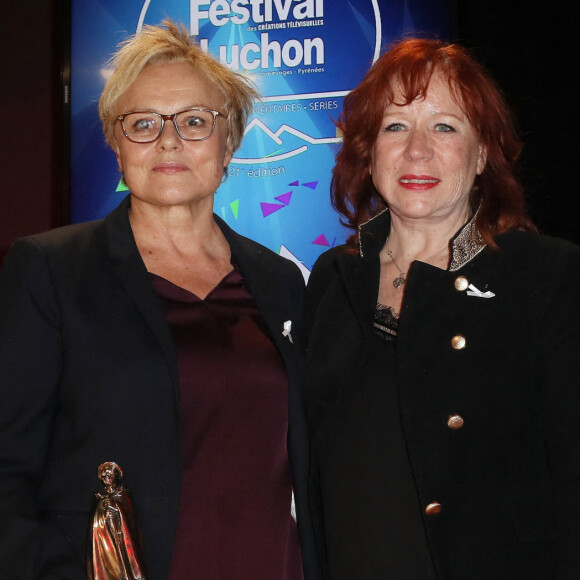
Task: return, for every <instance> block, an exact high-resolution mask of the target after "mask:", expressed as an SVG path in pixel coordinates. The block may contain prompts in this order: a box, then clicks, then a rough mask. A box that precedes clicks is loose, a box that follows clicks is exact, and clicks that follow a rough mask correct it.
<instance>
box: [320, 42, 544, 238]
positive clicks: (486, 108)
mask: <svg viewBox="0 0 580 580" xmlns="http://www.w3.org/2000/svg"><path fill="white" fill-rule="evenodd" d="M434 71H438V72H442V73H443V75H444V76H445V77H446V78H447V80H448V82H449V86H450V89H451V92H452V95H453V96H454V98H455V99H456V101H457V103H458V104H459V105H460V106H461V108H462V110H463V111H464V113H465V114H466V116H467V118H468V119H469V122H470V123H471V125H472V126H473V127H474V128H475V130H476V131H477V133H478V135H479V139H480V141H481V143H482V145H484V146H485V147H486V149H487V163H486V166H485V169H484V171H483V173H482V174H481V175H478V176H477V177H476V179H475V184H474V185H475V187H474V188H473V190H472V192H471V199H470V203H471V207H472V209H473V210H474V211H475V210H476V209H477V208H479V212H478V213H477V218H476V225H477V227H478V229H479V231H480V232H481V235H482V236H483V239H484V240H485V242H486V243H487V244H488V245H489V246H490V247H491V248H493V249H496V248H497V244H496V243H495V242H494V239H493V238H494V236H495V235H497V234H501V233H503V232H506V231H507V230H510V229H520V230H527V231H536V227H535V226H534V224H533V222H532V221H531V219H530V217H529V216H528V214H527V212H526V208H525V201H524V193H523V189H522V186H521V184H520V183H519V181H518V179H517V177H516V172H515V163H516V160H517V158H518V155H519V153H520V151H521V148H522V144H521V142H520V141H519V140H518V139H517V137H516V134H515V128H514V122H513V119H512V117H511V114H510V111H509V109H508V107H507V105H506V102H505V100H504V98H503V96H502V94H501V92H500V91H499V89H498V88H497V87H496V85H495V83H494V82H493V80H492V79H491V78H490V77H489V75H488V74H487V73H486V71H485V70H484V69H483V67H482V66H481V65H480V64H479V63H478V62H476V61H475V60H474V59H473V57H472V56H471V55H470V54H469V52H468V51H467V50H466V49H465V48H463V47H462V46H459V45H457V44H446V43H444V42H442V41H440V40H432V39H423V38H410V39H406V40H403V41H401V42H399V43H397V44H395V45H393V46H392V48H391V49H390V50H389V51H388V52H386V53H385V54H383V55H382V56H381V57H380V58H379V60H377V62H376V63H375V64H374V65H373V66H372V68H371V69H370V70H369V72H368V73H367V74H366V76H365V78H364V79H363V80H362V82H361V83H360V85H359V86H358V87H357V88H356V89H354V90H353V91H352V92H350V93H349V94H348V95H347V96H346V97H345V99H344V107H343V112H342V113H341V115H340V117H339V119H338V122H337V126H338V128H339V129H340V131H341V132H342V135H343V145H342V148H341V149H340V151H339V153H338V154H337V156H336V165H335V167H334V170H333V177H332V183H331V199H332V204H333V206H334V208H335V209H336V210H337V211H338V212H339V213H341V214H342V215H343V216H344V218H345V219H344V220H342V221H343V223H344V225H346V226H348V227H350V228H352V229H354V230H355V233H354V234H352V235H351V236H350V238H349V239H348V244H349V245H350V246H351V248H356V247H358V243H359V240H358V226H359V225H360V224H361V223H364V222H365V221H367V220H369V219H370V218H372V217H373V216H375V215H376V214H377V213H379V212H380V211H381V210H383V209H384V208H385V207H386V204H385V202H384V201H383V199H382V198H381V196H380V195H379V194H378V192H377V191H376V189H375V187H374V185H373V183H372V179H371V176H370V174H369V171H368V168H369V166H370V162H371V151H372V149H373V146H374V144H375V141H376V138H377V135H378V132H379V129H380V126H381V121H382V118H383V112H384V109H385V107H386V106H387V105H389V104H390V103H392V102H393V100H394V98H395V95H394V89H395V88H396V87H397V88H400V89H401V90H402V92H403V99H404V102H403V103H401V104H403V105H406V104H409V103H411V102H412V101H414V100H415V99H421V98H424V97H425V95H426V93H427V90H428V88H429V82H430V80H431V76H432V75H433V72H434ZM398 104H399V103H398Z"/></svg>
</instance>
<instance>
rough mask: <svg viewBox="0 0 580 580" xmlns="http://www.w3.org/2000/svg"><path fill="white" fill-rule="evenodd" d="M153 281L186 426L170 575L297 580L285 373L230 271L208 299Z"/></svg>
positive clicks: (177, 578) (173, 579) (174, 579)
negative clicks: (173, 350) (172, 353)
mask: <svg viewBox="0 0 580 580" xmlns="http://www.w3.org/2000/svg"><path fill="white" fill-rule="evenodd" d="M151 278H152V280H153V284H154V286H155V289H156V291H157V294H158V295H159V297H160V298H161V300H162V302H163V305H164V307H165V312H166V318H167V321H168V323H169V326H170V328H171V331H172V333H173V338H174V341H175V347H176V351H177V359H178V365H179V379H180V396H181V413H182V426H183V428H182V437H183V472H182V478H181V497H180V509H179V518H178V524H177V533H176V538H175V544H174V551H173V559H172V564H171V572H170V574H169V578H170V580H196V579H199V580H226V579H227V580H302V578H303V575H302V566H301V558H300V549H299V544H298V534H297V529H296V522H295V521H294V519H293V517H292V516H291V494H292V480H291V474H290V468H289V463H288V453H287V448H286V438H287V431H288V379H287V375H286V370H285V368H284V364H283V361H282V359H281V357H280V355H279V354H278V351H277V350H276V348H275V346H274V344H273V343H272V341H271V340H270V338H269V337H268V335H267V331H266V327H265V325H264V322H263V320H262V318H261V316H260V313H259V312H258V309H257V307H256V304H255V303H254V300H253V298H252V296H251V294H250V292H249V291H248V290H247V288H246V286H245V284H244V280H243V278H242V276H241V273H240V272H239V271H238V270H234V271H232V272H231V273H230V274H228V275H227V276H226V277H225V278H224V279H223V280H222V281H221V282H220V283H219V284H218V286H217V287H216V288H215V289H214V290H213V291H212V292H211V293H210V294H209V295H208V296H207V297H206V298H205V300H201V299H199V298H198V297H197V296H195V295H194V294H192V293H191V292H188V291H187V290H184V289H183V288H180V287H178V286H175V285H174V284H172V283H171V282H169V281H167V280H165V279H163V278H160V277H158V276H155V275H151ZM280 331H282V329H280Z"/></svg>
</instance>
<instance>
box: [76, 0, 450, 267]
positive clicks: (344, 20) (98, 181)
mask: <svg viewBox="0 0 580 580" xmlns="http://www.w3.org/2000/svg"><path fill="white" fill-rule="evenodd" d="M450 10H451V8H450V0H123V2H119V1H118V0H100V1H99V2H87V1H86V0H73V2H72V47H71V48H72V57H71V77H72V78H71V151H72V154H71V219H72V221H73V222H81V221H88V220H92V219H98V218H101V217H103V216H105V215H106V214H107V213H108V212H109V211H111V210H112V209H113V208H115V207H116V206H117V205H118V204H119V202H120V201H121V199H122V198H123V197H124V196H125V195H126V193H127V192H126V191H125V188H124V186H123V184H122V182H121V181H120V174H119V171H118V168H117V163H116V161H115V157H114V155H113V153H112V152H111V151H110V149H109V147H108V146H107V145H106V143H105V140H104V137H103V132H102V128H101V125H100V121H99V118H98V112H97V103H98V99H99V96H100V94H101V92H102V90H103V86H104V83H105V81H106V79H107V77H108V75H110V74H111V71H110V70H109V69H108V68H107V61H108V59H109V57H110V56H111V54H112V53H113V52H114V50H115V49H116V47H117V45H118V44H119V43H120V42H121V41H123V40H124V39H125V38H127V37H128V36H129V35H131V34H134V33H135V32H137V31H139V30H140V29H141V28H142V27H143V26H144V25H147V24H158V23H159V22H161V21H162V20H163V19H164V18H165V17H170V18H172V19H173V20H175V21H177V22H181V23H183V24H184V25H185V26H186V27H188V29H189V31H190V34H191V35H192V36H195V37H196V38H197V40H198V42H199V43H200V45H201V47H202V48H203V49H204V50H206V51H209V52H211V53H212V54H213V55H214V56H216V57H217V58H219V59H220V60H221V61H222V62H223V63H225V64H226V65H227V66H229V67H230V68H232V69H233V70H236V71H238V72H240V73H242V74H244V75H248V77H250V78H251V79H252V80H253V81H254V83H255V84H256V86H257V88H258V90H259V92H260V93H261V95H263V98H262V100H261V101H260V102H258V103H256V105H255V107H254V110H253V115H252V116H251V118H250V120H249V123H248V125H247V127H246V133H245V137H244V141H243V144H242V147H241V148H240V149H239V150H238V151H237V152H236V153H235V157H234V158H233V159H232V162H231V164H230V166H229V170H228V177H227V179H226V180H225V181H224V183H223V184H222V185H221V187H220V188H219V190H218V192H217V193H216V196H215V206H214V207H215V212H216V213H217V214H218V215H220V216H221V217H222V218H224V219H225V221H226V222H228V223H229V224H230V225H231V226H232V227H233V228H234V229H235V230H236V231H238V232H239V233H241V234H244V235H246V236H249V237H251V238H253V239H255V240H257V241H258V242H261V243H262V244H264V245H266V246H268V247H269V248H271V249H273V250H274V251H276V252H279V253H281V254H282V255H284V256H286V257H288V258H290V259H293V260H294V261H295V262H297V263H298V264H299V265H300V266H301V269H302V271H303V274H304V276H305V277H306V278H307V277H308V273H309V271H310V270H311V269H312V265H313V264H314V262H315V260H316V258H317V257H318V256H319V255H320V253H322V252H323V251H324V250H326V249H328V248H329V247H332V246H335V245H337V244H340V243H343V242H344V240H345V239H346V236H347V235H348V231H347V230H346V229H345V228H344V227H343V226H341V224H340V222H339V218H338V216H337V214H336V213H335V212H334V210H333V209H332V207H331V205H330V198H329V186H330V178H331V170H332V167H333V164H334V158H335V155H336V152H337V151H338V148H339V147H340V136H339V135H338V134H337V131H336V126H335V124H334V120H336V119H337V117H338V114H339V112H340V111H341V109H342V101H343V98H344V96H345V95H346V94H347V93H348V92H349V91H350V90H351V89H353V88H354V87H355V86H356V85H357V84H358V83H359V82H360V80H361V79H362V77H363V76H364V74H365V72H366V71H367V70H368V68H369V67H370V66H371V64H372V63H373V62H374V61H375V60H376V59H377V58H378V56H379V55H380V53H381V49H383V48H384V47H386V46H388V44H389V43H390V42H392V41H394V40H397V39H399V38H402V37H403V36H408V35H411V34H417V33H418V34H422V35H425V34H428V35H435V36H438V37H439V38H443V39H446V38H448V37H449V34H450Z"/></svg>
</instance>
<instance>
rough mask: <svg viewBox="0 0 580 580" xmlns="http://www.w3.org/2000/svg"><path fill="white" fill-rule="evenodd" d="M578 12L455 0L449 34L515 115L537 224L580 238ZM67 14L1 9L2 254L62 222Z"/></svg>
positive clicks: (15, 0) (59, 0) (9, 2)
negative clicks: (476, 62) (24, 238)
mask: <svg viewBox="0 0 580 580" xmlns="http://www.w3.org/2000/svg"><path fill="white" fill-rule="evenodd" d="M577 12H578V9H577V8H576V7H575V3H574V2H571V1H570V2H564V0H555V1H554V0H544V1H543V2H537V1H535V0H527V1H526V0H511V1H510V0H501V1H500V0H455V5H454V23H453V24H454V26H453V28H454V34H453V40H456V41H459V42H461V43H462V44H464V45H465V46H467V47H469V48H471V49H472V51H473V52H474V54H475V55H476V57H477V58H478V59H479V60H480V61H481V62H482V63H483V64H484V65H485V66H486V67H487V68H488V70H489V71H490V72H491V73H492V75H493V76H494V77H495V78H496V80H497V81H498V82H499V84H500V85H501V86H502V87H503V89H504V92H505V94H506V97H507V99H508V102H509V103H510V104H511V106H512V109H513V110H514V113H515V115H516V117H517V119H518V120H519V132H520V136H521V138H522V139H523V141H524V142H525V147H524V150H523V153H522V156H521V170H522V175H521V176H522V180H523V182H524V185H525V187H526V191H527V195H528V204H529V207H530V211H531V214H532V217H533V218H534V220H535V221H536V223H537V224H538V226H539V227H540V230H541V231H542V232H544V233H548V234H550V235H554V236H558V237H563V238H567V239H570V240H572V241H574V242H576V243H580V228H578V227H577V226H576V222H577V219H578V217H577V216H578V210H579V201H578V196H579V194H578V193H577V192H578V186H577V184H576V179H575V177H574V175H575V174H576V171H578V172H579V174H580V167H579V165H580V160H579V159H578V153H579V151H578V147H577V141H576V138H577V137H578V130H577V127H576V126H577V125H578V123H577V120H576V117H577V112H576V109H577V107H578V103H579V88H578V86H579V82H578V77H579V76H580V75H579V74H578V73H579V68H580V67H579V66H578V61H577V56H578V52H579V51H578V48H577V43H576V38H577V36H578V31H577V29H576V27H577V24H578V20H577V18H576V13H577ZM68 14H69V12H68V8H67V2H66V0H29V1H27V2H22V1H21V0H2V3H1V6H0V54H1V63H0V73H1V74H0V79H1V80H0V83H1V84H0V86H1V90H0V113H1V115H0V119H1V123H0V127H1V129H2V131H1V133H0V139H1V145H0V260H1V259H2V257H3V256H4V254H5V252H6V250H7V249H8V247H9V245H10V243H11V242H12V241H13V240H14V239H16V238H17V237H20V236H23V235H26V234H30V233H35V232H39V231H43V230H47V229H50V228H53V227H57V226H59V225H63V224H65V223H67V221H68V203H67V198H66V195H67V190H68V171H67V159H68V151H67V143H68V142H67V138H66V136H67V134H68V127H67V118H68V115H67V110H66V105H65V104H64V102H65V98H64V95H63V88H62V87H63V83H62V75H63V74H64V75H66V74H67V71H66V70H63V67H62V63H63V62H66V60H67V58H66V56H67V50H68V47H67V44H66V38H67V29H68Z"/></svg>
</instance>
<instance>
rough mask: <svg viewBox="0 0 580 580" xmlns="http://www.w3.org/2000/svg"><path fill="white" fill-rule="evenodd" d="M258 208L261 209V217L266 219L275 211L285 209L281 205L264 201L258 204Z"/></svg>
mask: <svg viewBox="0 0 580 580" xmlns="http://www.w3.org/2000/svg"><path fill="white" fill-rule="evenodd" d="M260 206H261V208H262V215H263V216H264V217H268V216H269V215H271V214H273V213H274V212H275V211H278V210H279V209H282V208H283V207H286V206H285V205H283V204H281V203H266V202H265V201H261V202H260Z"/></svg>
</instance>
